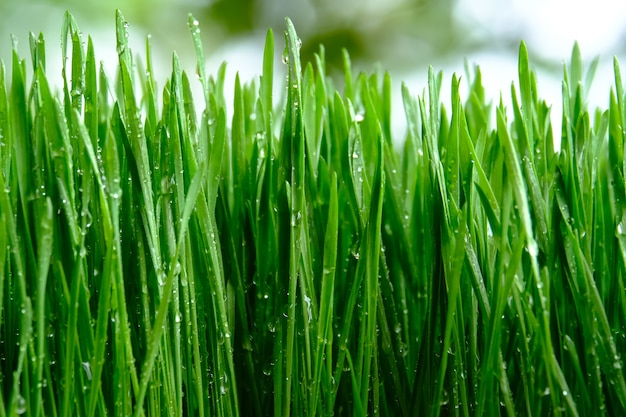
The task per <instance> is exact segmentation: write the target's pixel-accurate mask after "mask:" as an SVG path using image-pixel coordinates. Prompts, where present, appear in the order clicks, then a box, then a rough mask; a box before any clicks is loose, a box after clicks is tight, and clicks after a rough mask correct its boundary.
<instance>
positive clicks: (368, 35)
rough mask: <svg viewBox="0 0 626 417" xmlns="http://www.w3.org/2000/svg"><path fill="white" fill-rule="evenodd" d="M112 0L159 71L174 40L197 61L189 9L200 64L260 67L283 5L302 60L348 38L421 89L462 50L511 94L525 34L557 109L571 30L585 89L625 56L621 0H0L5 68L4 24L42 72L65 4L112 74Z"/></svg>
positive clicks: (625, 14) (599, 88) (450, 68)
mask: <svg viewBox="0 0 626 417" xmlns="http://www.w3.org/2000/svg"><path fill="white" fill-rule="evenodd" d="M117 8H119V9H121V10H122V12H123V13H124V15H125V17H126V18H127V20H128V21H129V22H130V25H131V27H130V31H131V45H133V50H134V52H135V53H137V54H140V55H143V50H144V42H145V37H146V36H147V35H148V34H150V35H151V37H152V43H153V49H154V51H155V53H156V56H155V62H157V66H158V70H160V72H159V71H157V74H156V75H157V77H159V78H157V79H158V80H165V78H166V77H167V76H168V75H169V71H170V68H171V64H170V62H171V53H172V51H174V50H175V51H176V52H177V53H178V54H179V56H180V58H181V60H182V64H183V68H185V69H186V70H188V71H192V70H193V69H194V68H195V65H194V63H195V61H194V60H195V58H194V55H193V50H192V44H191V40H190V36H189V33H188V29H187V15H188V13H190V12H191V13H193V14H194V16H195V17H196V18H197V19H198V20H199V22H200V27H201V29H202V35H203V39H204V43H205V49H206V52H207V56H208V58H207V59H208V70H209V71H210V72H211V73H214V72H215V71H216V70H217V67H218V65H219V64H220V63H221V62H222V61H227V62H228V68H229V74H231V76H232V74H234V73H235V72H239V73H240V75H241V77H242V78H243V79H244V80H248V79H250V78H252V77H254V76H256V75H258V74H259V73H260V71H261V58H262V52H263V42H264V38H265V33H266V31H267V29H268V28H270V27H271V28H273V30H274V33H275V35H276V39H277V46H276V50H277V61H279V60H280V51H281V50H282V47H283V38H282V32H283V28H284V18H285V16H289V17H291V19H292V20H293V21H294V23H295V26H296V29H297V30H298V34H299V35H300V37H301V39H302V41H303V47H302V54H303V57H304V59H305V60H306V59H310V57H311V56H312V54H313V53H314V52H317V51H318V49H319V44H320V43H323V44H324V45H325V48H326V56H327V59H328V60H329V64H328V65H329V67H330V68H331V69H332V68H333V67H335V68H338V66H339V65H341V49H342V48H346V49H347V50H348V51H349V52H350V55H351V57H352V61H353V64H355V67H356V68H357V69H365V70H368V71H369V70H371V69H372V68H373V67H374V65H379V66H380V67H381V68H383V69H386V70H389V71H390V72H391V75H392V79H393V80H394V82H395V87H394V88H395V91H394V92H395V93H399V88H396V87H398V84H399V82H400V80H404V81H406V82H407V84H409V86H410V87H411V89H412V90H413V91H414V93H416V94H417V93H421V91H422V89H423V87H424V85H425V82H426V78H427V68H428V65H432V66H433V67H434V68H435V70H440V69H441V70H444V74H445V78H444V80H446V83H449V79H450V76H451V74H452V72H455V71H456V72H457V73H460V74H464V72H463V65H464V60H465V59H467V60H468V61H469V62H470V63H478V64H480V65H481V69H482V72H483V78H484V80H485V83H486V86H487V93H488V94H490V96H491V97H492V99H494V100H498V98H499V92H500V91H503V92H504V96H505V97H508V95H509V94H508V91H509V88H510V83H511V82H512V81H513V80H514V79H515V78H516V76H517V74H516V69H517V51H518V47H519V42H520V40H521V39H525V41H526V43H527V45H528V49H529V51H530V56H531V61H532V64H533V66H534V67H535V69H536V70H537V71H538V72H539V73H540V74H539V88H540V93H541V94H542V95H543V96H544V97H546V98H547V99H548V100H549V101H550V102H551V103H553V104H554V107H555V110H558V109H559V105H560V79H561V76H562V63H563V62H564V61H566V60H568V59H569V55H570V51H571V48H572V45H573V42H574V41H575V40H578V41H579V42H580V45H581V49H582V52H583V57H584V58H585V59H586V60H587V61H590V59H591V58H593V57H594V56H595V55H600V58H601V65H600V67H599V70H598V76H597V77H596V80H597V82H596V88H595V89H594V91H593V94H591V95H590V100H592V101H593V103H592V104H595V105H602V106H606V105H607V102H608V92H609V90H608V88H609V86H610V82H611V80H612V69H611V67H612V60H611V58H612V56H613V55H617V56H618V58H624V57H625V56H626V55H625V54H624V48H625V45H626V44H625V43H624V42H623V40H624V38H625V37H626V25H625V24H624V23H626V2H623V1H616V0H597V1H595V2H589V1H579V0H573V1H564V0H525V1H522V0H386V1H383V0H345V1H342V0H291V1H290V0H153V1H148V0H133V1H128V0H127V1H121V0H114V1H107V0H0V59H3V60H4V62H5V65H6V66H7V71H10V56H11V39H10V36H9V35H10V34H13V35H15V36H16V37H17V39H18V40H19V51H20V54H21V55H22V57H28V56H29V54H28V33H29V32H34V33H36V34H38V33H39V32H40V31H43V32H44V34H45V36H46V40H47V51H48V52H47V55H48V63H49V64H48V69H49V72H53V71H55V68H56V70H57V71H58V68H59V67H60V59H61V58H60V49H59V45H60V30H61V23H62V21H63V13H64V12H65V10H69V11H70V12H71V13H72V14H73V15H74V16H75V18H76V19H77V21H78V24H79V26H80V28H81V30H82V31H83V32H84V33H85V34H89V35H91V36H92V38H93V41H94V44H95V47H96V49H95V50H96V54H97V58H98V59H99V60H102V61H103V62H104V65H105V68H106V69H107V70H108V71H109V72H110V73H111V74H113V73H114V71H115V68H116V67H115V65H116V53H115V30H114V26H115V9H117ZM621 61H623V62H626V59H621ZM278 69H279V70H280V69H281V68H280V66H278ZM51 76H52V77H54V74H51ZM446 83H444V84H446ZM397 95H398V96H399V94H397ZM443 97H444V98H445V97H446V96H445V95H444V96H443ZM399 105H401V104H397V105H396V104H394V106H395V107H398V106H399ZM395 113H396V115H397V116H399V117H400V118H401V117H402V114H401V112H395ZM557 114H558V113H557Z"/></svg>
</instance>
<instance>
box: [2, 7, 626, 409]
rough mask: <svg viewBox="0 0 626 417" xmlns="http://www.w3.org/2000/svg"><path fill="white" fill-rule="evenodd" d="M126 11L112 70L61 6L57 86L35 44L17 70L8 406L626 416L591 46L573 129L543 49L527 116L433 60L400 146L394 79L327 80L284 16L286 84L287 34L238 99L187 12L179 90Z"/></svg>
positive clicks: (609, 198) (615, 205)
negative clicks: (190, 63) (156, 70)
mask: <svg viewBox="0 0 626 417" xmlns="http://www.w3.org/2000/svg"><path fill="white" fill-rule="evenodd" d="M127 26H128V24H127V23H126V21H125V20H124V18H123V16H122V15H121V14H120V13H118V15H117V39H118V40H117V52H118V54H119V71H118V74H117V76H116V78H115V79H111V78H109V74H105V73H104V71H103V70H102V69H101V67H99V66H98V63H97V62H96V58H95V56H96V55H95V51H94V49H93V45H92V42H91V39H88V40H87V42H86V44H84V43H83V41H84V40H83V39H81V35H80V31H79V29H78V26H77V24H76V22H75V21H74V19H73V18H72V17H71V15H69V14H67V15H66V18H65V22H64V24H63V31H62V54H63V57H64V58H66V59H64V60H63V62H64V65H65V66H64V68H63V80H62V84H61V85H62V86H63V87H62V89H61V91H60V92H59V93H55V92H53V91H51V87H50V84H49V80H48V79H47V78H46V72H45V70H46V68H45V67H46V57H45V54H46V47H45V42H44V38H43V36H39V37H35V36H33V37H32V38H31V39H30V46H31V60H30V61H29V62H26V61H25V60H22V59H21V58H20V57H19V56H18V55H17V53H16V52H14V53H13V58H12V62H11V70H10V72H7V70H6V69H5V66H4V64H2V65H1V66H0V172H1V174H2V175H0V231H2V232H0V416H1V417H4V416H14V415H16V414H23V413H27V414H28V415H34V416H43V415H45V416H56V415H60V416H74V415H81V416H93V415H99V416H101V415H131V414H132V415H136V416H139V415H151V416H152V415H169V416H176V415H181V416H182V415H198V416H237V415H241V416H248V415H256V416H267V415H272V414H273V415H274V416H277V417H278V416H287V415H298V416H299V415H311V416H313V415H333V414H334V415H354V416H359V415H365V414H371V415H384V416H392V415H393V416H414V415H415V416H417V415H420V416H422V415H430V416H439V415H461V416H470V415H489V416H491V415H517V414H519V415H580V416H589V415H624V414H626V382H625V378H624V377H625V375H624V372H625V371H624V358H623V357H622V356H621V355H622V353H623V352H626V279H625V275H626V183H625V173H626V158H625V147H624V139H625V137H626V129H625V128H624V126H626V95H625V93H624V88H623V84H622V80H621V75H620V68H619V65H618V64H617V62H615V87H614V89H613V91H612V92H611V94H610V105H609V107H608V109H606V110H601V109H600V110H589V109H588V108H587V106H586V92H587V91H588V89H589V86H590V83H591V79H592V78H593V71H594V68H595V63H594V64H592V65H591V67H590V68H589V69H588V70H587V69H586V68H585V67H584V65H583V63H582V59H581V55H580V52H579V50H578V48H577V47H576V46H575V47H574V50H573V53H572V59H571V63H570V64H569V65H566V66H565V67H564V81H563V84H562V85H563V116H562V130H561V132H554V131H553V128H552V124H551V113H550V112H551V110H550V109H551V108H550V104H549V103H546V102H545V101H543V100H542V99H541V98H540V96H539V91H538V88H537V81H536V76H535V74H534V72H533V71H532V69H531V68H532V67H531V65H530V63H529V60H528V53H527V51H526V47H525V46H524V44H523V43H522V44H521V47H520V53H519V79H518V82H517V83H514V84H512V86H511V100H510V107H507V106H505V104H504V102H503V101H502V100H500V102H499V103H496V104H492V103H491V101H490V100H489V98H488V97H485V92H484V89H483V84H482V79H481V73H480V69H479V68H478V67H474V68H470V67H468V69H467V74H465V75H464V77H462V78H461V77H459V76H456V75H454V76H453V77H452V80H451V97H450V98H445V99H441V98H440V89H441V85H442V82H443V77H442V75H441V73H439V74H435V73H434V71H432V69H431V70H430V72H429V74H428V76H429V78H428V90H427V91H425V92H424V94H422V95H418V96H416V95H414V94H413V93H412V92H411V91H410V90H409V89H408V87H406V86H404V87H403V89H402V98H403V102H404V113H405V114H406V121H407V130H406V136H405V137H404V138H402V140H400V138H392V126H391V120H392V118H391V101H392V100H391V95H392V91H391V82H390V79H389V75H388V74H387V73H372V74H358V75H357V74H354V73H353V72H352V70H351V67H350V60H349V57H348V56H347V55H345V59H344V61H345V73H344V74H345V76H344V79H343V80H342V81H341V84H342V86H343V87H342V88H341V89H337V88H335V87H334V86H333V82H332V81H331V80H330V79H329V78H328V77H327V75H326V73H325V59H324V50H323V49H321V50H320V52H319V54H318V55H317V56H316V57H315V60H314V61H313V62H311V63H306V65H303V63H302V62H301V61H300V58H299V48H300V41H299V39H298V37H297V35H296V32H295V30H294V27H293V25H292V24H291V22H290V21H289V20H287V26H286V27H287V30H286V34H285V45H286V47H285V52H284V53H283V60H284V61H285V62H286V63H287V65H288V79H287V83H286V90H285V91H286V94H285V97H284V99H281V98H278V97H273V93H272V92H273V91H274V82H275V81H276V80H275V77H274V67H273V65H274V54H275V43H274V37H273V34H272V32H271V31H270V32H268V34H267V38H266V43H265V52H264V61H263V68H261V69H260V70H261V71H262V75H261V77H260V78H258V79H255V80H253V81H251V82H250V83H245V84H244V83H241V81H240V80H239V78H237V79H236V81H235V86H234V103H233V105H232V106H228V107H227V105H226V100H225V97H224V89H225V88H232V87H233V86H225V82H224V79H225V67H224V66H222V67H221V68H219V69H218V71H217V73H216V74H215V75H209V74H208V72H207V68H205V64H204V62H205V60H204V56H203V49H202V44H201V41H200V31H199V27H198V22H197V21H195V19H194V18H193V17H192V16H190V18H189V28H190V32H191V35H192V41H193V43H194V46H195V50H196V53H197V58H198V62H197V67H196V71H195V72H196V74H194V75H188V74H187V73H186V72H184V71H183V70H182V69H181V68H182V66H183V65H182V64H181V63H180V62H179V60H178V58H177V56H176V55H175V54H174V55H173V57H172V74H171V77H170V79H169V80H167V81H166V82H165V83H164V85H163V86H162V87H161V88H159V87H158V85H157V80H155V79H154V78H153V76H152V74H153V63H152V61H151V57H150V55H151V49H152V46H151V45H150V42H149V39H148V40H147V42H146V51H145V54H144V55H143V57H142V58H141V59H139V58H138V57H137V56H135V55H134V54H132V53H131V51H130V49H129V46H128V40H127V38H128V32H127ZM14 51H15V47H14ZM27 67H30V68H31V69H32V71H31V70H28V71H27ZM28 78H30V80H29V79H28ZM198 79H199V83H200V85H201V89H202V97H203V98H204V102H203V103H194V101H193V99H192V93H191V92H192V85H193V84H196V83H198ZM462 83H466V84H467V85H468V86H469V88H468V94H467V96H464V97H462V96H461V94H460V93H459V90H460V85H461V84H462ZM279 103H281V104H279ZM197 107H198V108H201V109H204V110H203V111H202V112H201V113H199V112H197V111H196V108H197ZM394 111H402V109H395V110H394ZM231 113H232V114H231ZM198 114H200V117H198ZM492 120H495V126H492V125H491V123H492ZM555 136H560V142H561V147H560V150H559V151H555V150H554V143H553V141H554V139H553V138H554V137H555Z"/></svg>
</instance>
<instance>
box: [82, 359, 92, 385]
mask: <svg viewBox="0 0 626 417" xmlns="http://www.w3.org/2000/svg"><path fill="white" fill-rule="evenodd" d="M82 365H83V371H85V375H86V376H87V380H88V381H91V365H89V362H83V363H82Z"/></svg>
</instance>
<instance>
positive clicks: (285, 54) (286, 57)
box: [283, 48, 289, 65]
mask: <svg viewBox="0 0 626 417" xmlns="http://www.w3.org/2000/svg"><path fill="white" fill-rule="evenodd" d="M283 64H285V65H289V50H288V49H287V48H285V49H284V50H283Z"/></svg>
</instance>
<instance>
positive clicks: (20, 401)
mask: <svg viewBox="0 0 626 417" xmlns="http://www.w3.org/2000/svg"><path fill="white" fill-rule="evenodd" d="M15 402H16V405H15V413H16V414H24V413H25V412H26V400H25V399H24V397H22V395H21V394H17V399H16V400H15Z"/></svg>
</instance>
